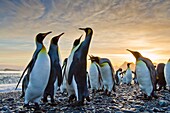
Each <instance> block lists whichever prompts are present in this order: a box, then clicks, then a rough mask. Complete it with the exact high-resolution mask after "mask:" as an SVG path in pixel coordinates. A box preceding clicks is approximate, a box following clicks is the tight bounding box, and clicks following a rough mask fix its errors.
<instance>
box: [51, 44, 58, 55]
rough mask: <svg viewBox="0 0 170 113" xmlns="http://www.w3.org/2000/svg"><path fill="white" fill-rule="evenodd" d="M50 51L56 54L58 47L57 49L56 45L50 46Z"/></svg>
mask: <svg viewBox="0 0 170 113" xmlns="http://www.w3.org/2000/svg"><path fill="white" fill-rule="evenodd" d="M50 50H52V51H53V52H56V53H57V54H58V50H59V47H58V45H55V44H51V45H50Z"/></svg>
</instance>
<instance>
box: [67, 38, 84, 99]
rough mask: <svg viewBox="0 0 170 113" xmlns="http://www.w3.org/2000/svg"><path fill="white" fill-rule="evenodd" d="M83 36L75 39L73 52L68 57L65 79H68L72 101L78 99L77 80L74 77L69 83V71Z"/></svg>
mask: <svg viewBox="0 0 170 113" xmlns="http://www.w3.org/2000/svg"><path fill="white" fill-rule="evenodd" d="M81 37H82V35H81V36H80V38H78V39H76V40H75V41H74V43H73V47H72V50H71V53H70V55H69V57H68V59H67V64H66V70H65V79H66V81H67V82H66V89H67V93H68V96H69V102H71V101H72V100H73V99H76V94H75V90H74V87H76V82H75V79H73V82H72V83H71V84H69V83H68V73H69V70H70V66H71V63H72V61H73V56H74V53H75V51H76V50H77V49H78V48H79V46H80V40H81Z"/></svg>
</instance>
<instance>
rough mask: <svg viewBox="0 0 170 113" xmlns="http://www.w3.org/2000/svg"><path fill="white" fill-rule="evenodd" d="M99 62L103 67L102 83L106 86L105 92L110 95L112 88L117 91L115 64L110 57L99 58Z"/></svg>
mask: <svg viewBox="0 0 170 113" xmlns="http://www.w3.org/2000/svg"><path fill="white" fill-rule="evenodd" d="M99 64H100V67H101V72H102V74H101V76H102V81H103V82H102V83H103V86H104V90H105V94H107V95H108V96H110V94H111V92H112V90H113V91H116V88H115V75H114V69H113V66H112V64H111V62H110V60H109V59H108V58H99Z"/></svg>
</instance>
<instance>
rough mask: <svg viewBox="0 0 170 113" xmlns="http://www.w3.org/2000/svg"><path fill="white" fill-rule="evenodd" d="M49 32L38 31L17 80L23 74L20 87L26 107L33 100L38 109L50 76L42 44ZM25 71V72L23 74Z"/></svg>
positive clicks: (49, 65) (47, 59) (47, 58)
mask: <svg viewBox="0 0 170 113" xmlns="http://www.w3.org/2000/svg"><path fill="white" fill-rule="evenodd" d="M50 33H51V32H47V33H39V34H38V35H37V36H36V40H35V41H36V46H37V47H36V50H35V52H34V54H33V57H32V59H31V61H30V62H29V64H28V65H27V67H26V68H25V70H24V72H23V74H22V75H21V78H20V80H19V82H20V81H21V79H22V77H23V76H24V75H25V76H24V81H23V84H24V85H22V86H24V87H22V91H23V95H24V97H25V98H24V107H28V106H29V102H33V103H35V106H36V109H39V103H40V100H41V97H42V96H43V93H44V90H45V88H46V86H47V83H48V80H49V76H50V69H51V62H50V58H49V55H48V54H47V52H46V48H45V46H44V45H43V40H44V38H45V37H46V36H47V35H48V34H50ZM26 71H27V73H26V74H25V72H26ZM40 78H41V79H40ZM19 82H18V84H19ZM25 82H26V83H25ZM18 84H17V86H18ZM16 88H17V87H16Z"/></svg>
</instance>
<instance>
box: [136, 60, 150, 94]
mask: <svg viewBox="0 0 170 113" xmlns="http://www.w3.org/2000/svg"><path fill="white" fill-rule="evenodd" d="M136 75H137V80H138V83H139V87H140V88H141V90H143V91H144V92H145V93H146V94H147V95H148V96H150V95H151V93H152V90H153V85H152V81H151V77H150V71H149V69H148V67H147V65H146V64H145V62H143V61H142V60H139V61H137V63H136Z"/></svg>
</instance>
